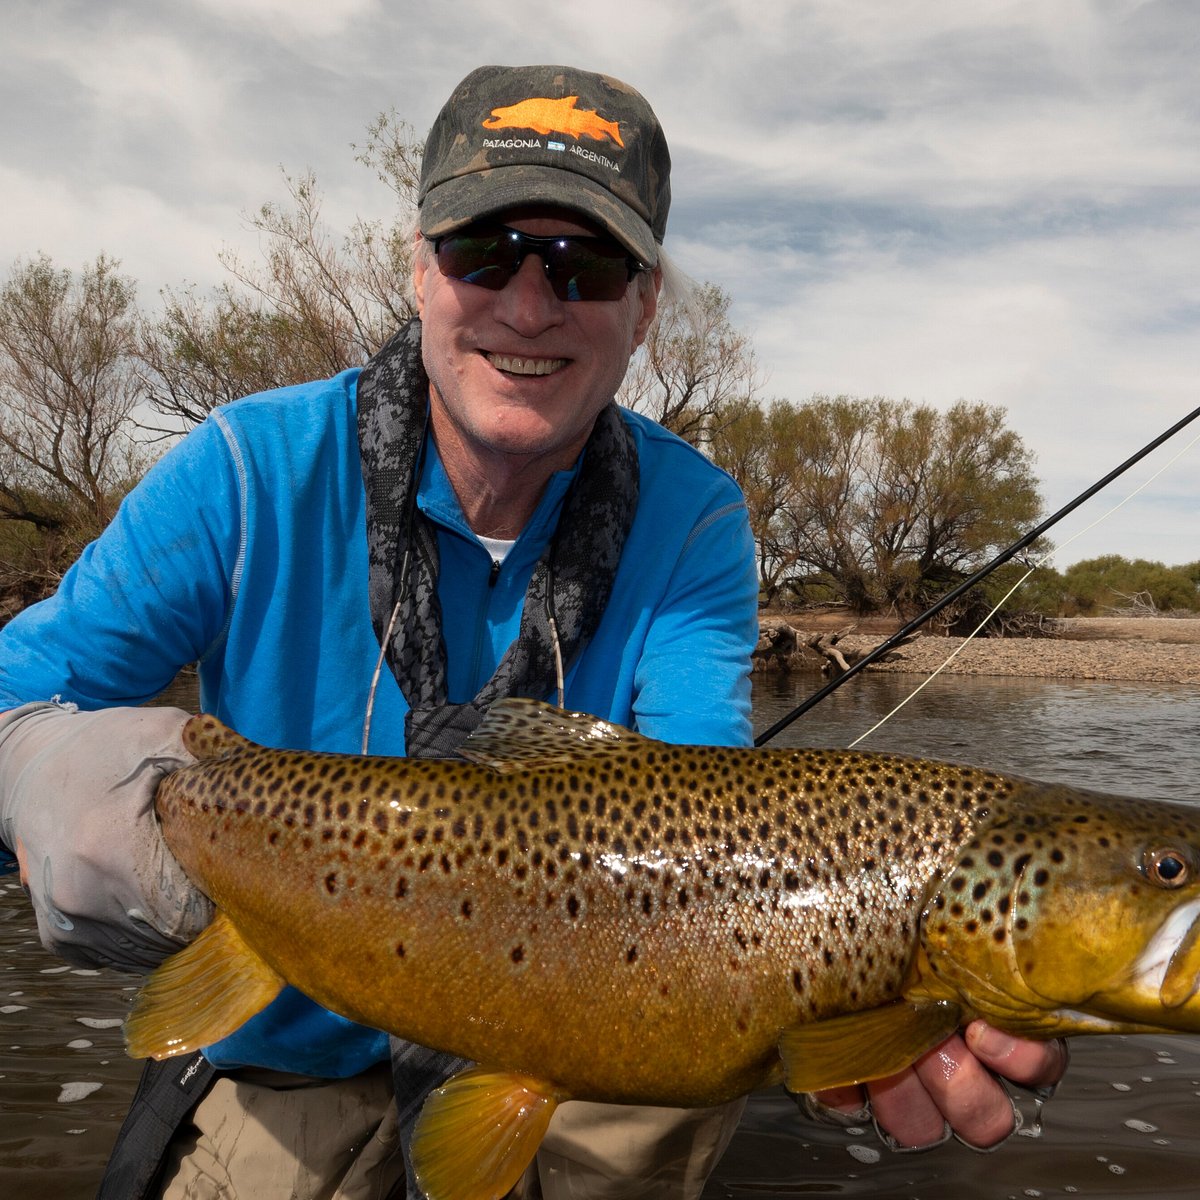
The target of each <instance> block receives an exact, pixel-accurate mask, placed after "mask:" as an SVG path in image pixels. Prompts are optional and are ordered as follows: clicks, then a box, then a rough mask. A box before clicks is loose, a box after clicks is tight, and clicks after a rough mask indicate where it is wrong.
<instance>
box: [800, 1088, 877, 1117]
mask: <svg viewBox="0 0 1200 1200" xmlns="http://www.w3.org/2000/svg"><path fill="white" fill-rule="evenodd" d="M813 1100H814V1101H815V1103H816V1104H817V1106H818V1107H819V1108H824V1109H829V1110H830V1111H832V1112H836V1113H841V1114H842V1115H843V1116H847V1117H863V1118H864V1119H867V1120H869V1119H870V1118H869V1117H867V1116H866V1107H867V1097H866V1093H865V1092H864V1091H863V1089H862V1088H860V1087H858V1086H851V1087H836V1088H826V1089H825V1091H823V1092H815V1093H814V1094H813Z"/></svg>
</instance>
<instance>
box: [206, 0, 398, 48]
mask: <svg viewBox="0 0 1200 1200" xmlns="http://www.w3.org/2000/svg"><path fill="white" fill-rule="evenodd" d="M193 3H194V4H195V6H196V8H197V9H199V10H201V11H202V12H205V13H208V14H209V15H211V16H213V17H216V18H218V19H219V20H221V21H227V22H229V23H230V24H232V25H234V26H238V27H242V28H250V29H254V30H257V31H260V32H263V33H266V34H268V35H269V36H270V37H272V38H277V39H278V40H279V41H282V42H284V43H294V42H302V41H306V40H310V41H316V40H323V39H328V38H338V37H342V36H344V35H346V34H349V33H354V32H357V33H359V34H360V35H363V36H369V32H370V31H369V29H367V28H365V25H366V23H367V22H368V21H369V20H371V19H378V18H379V17H380V16H381V15H382V13H383V6H382V5H381V4H380V2H379V0H193Z"/></svg>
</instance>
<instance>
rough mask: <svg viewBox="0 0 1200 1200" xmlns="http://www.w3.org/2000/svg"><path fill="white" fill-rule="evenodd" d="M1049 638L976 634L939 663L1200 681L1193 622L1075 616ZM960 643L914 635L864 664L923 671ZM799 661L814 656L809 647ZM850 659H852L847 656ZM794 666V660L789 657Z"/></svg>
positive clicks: (862, 646) (878, 637) (800, 629)
mask: <svg viewBox="0 0 1200 1200" xmlns="http://www.w3.org/2000/svg"><path fill="white" fill-rule="evenodd" d="M788 624H791V625H793V627H794V628H795V631H796V635H797V638H798V640H799V642H801V643H803V642H804V641H805V639H806V638H808V637H810V636H813V635H814V634H815V633H818V632H824V633H826V634H828V633H829V632H830V624H829V623H827V622H822V623H821V626H823V627H818V626H814V627H813V628H808V629H806V628H805V627H804V621H803V617H802V616H800V617H798V618H797V619H796V620H795V621H794V622H792V621H789V622H788ZM1058 628H1059V633H1060V636H1058V637H1051V638H977V639H975V640H974V641H972V642H969V643H968V644H967V645H966V646H965V647H962V649H961V650H959V652H958V654H957V655H956V656H955V658H954V659H953V661H952V662H951V663H950V665H949V666H947V667H946V668H945V670H946V671H948V672H953V673H956V674H961V675H1022V676H1031V677H1032V676H1041V677H1044V678H1050V679H1127V680H1134V681H1139V682H1144V683H1195V684H1200V620H1190V619H1172V618H1127V619H1126V618H1095V619H1091V618H1078V619H1073V620H1069V621H1061V622H1059V623H1058ZM887 633H888V631H887V630H881V631H874V630H873V631H872V632H870V633H849V634H846V635H845V636H843V637H842V638H841V639H840V640H839V641H838V643H837V646H838V649H839V650H841V651H842V652H843V653H846V654H847V657H850V654H849V652H857V653H858V654H859V655H862V654H864V653H866V652H867V651H869V650H871V649H872V648H873V647H875V646H876V645H878V644H879V643H880V642H881V641H883V640H884V639H885V638H886V637H887ZM960 645H961V641H960V639H957V638H945V637H927V636H923V635H922V636H919V637H918V638H917V639H916V641H913V642H910V643H909V644H908V645H906V646H902V647H900V648H899V649H898V650H897V651H895V652H894V653H895V655H896V656H897V657H896V660H895V661H893V662H889V663H878V664H875V665H874V666H873V667H870V668H869V669H870V670H877V671H892V672H911V673H915V674H920V675H927V674H929V673H930V672H931V671H934V670H936V669H937V668H938V667H939V666H941V664H942V663H943V662H945V661H946V659H947V658H948V657H949V656H950V655H951V654H953V653H954V651H955V650H956V649H958V648H959V646H960ZM803 653H804V656H805V657H804V658H803V659H801V660H799V661H801V662H806V663H807V664H808V665H809V666H811V665H812V664H813V663H815V662H818V661H820V660H819V659H818V658H817V657H816V656H815V655H814V654H813V652H812V651H807V650H806V651H804V652H803ZM852 661H853V660H852ZM792 663H793V665H798V660H797V659H795V658H793V659H792Z"/></svg>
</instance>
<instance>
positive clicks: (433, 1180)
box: [412, 1067, 567, 1200]
mask: <svg viewBox="0 0 1200 1200" xmlns="http://www.w3.org/2000/svg"><path fill="white" fill-rule="evenodd" d="M565 1099H567V1095H566V1093H565V1092H561V1091H559V1090H558V1089H556V1088H553V1087H551V1086H550V1085H549V1084H546V1083H543V1082H542V1081H540V1080H537V1079H533V1078H531V1077H530V1076H528V1075H517V1074H514V1073H512V1072H507V1071H489V1070H487V1069H486V1068H484V1067H471V1068H470V1069H469V1070H466V1071H463V1072H462V1073H461V1074H458V1075H455V1076H454V1078H453V1079H451V1080H450V1081H449V1082H448V1083H446V1084H444V1085H443V1086H442V1087H440V1088H438V1089H437V1090H436V1091H434V1092H432V1093H431V1094H430V1096H429V1099H428V1100H426V1101H425V1107H424V1108H423V1109H422V1110H421V1115H420V1117H418V1118H417V1126H416V1131H415V1133H414V1135H413V1144H412V1156H413V1170H414V1171H415V1173H416V1176H417V1182H418V1183H420V1185H421V1188H422V1189H423V1191H425V1192H426V1193H427V1194H428V1195H429V1197H430V1200H499V1197H501V1196H505V1195H507V1194H508V1192H509V1191H510V1190H511V1189H512V1188H513V1187H514V1186H515V1185H516V1183H517V1180H519V1179H520V1178H521V1176H522V1175H523V1174H524V1173H525V1168H526V1167H528V1166H529V1164H530V1163H531V1162H532V1161H533V1156H534V1154H536V1153H537V1148H538V1146H539V1145H540V1144H541V1141H542V1138H543V1137H544V1136H545V1133H546V1126H547V1125H549V1124H550V1118H551V1117H552V1116H553V1115H554V1110H555V1108H557V1107H558V1105H559V1104H560V1103H561V1102H562V1101H563V1100H565Z"/></svg>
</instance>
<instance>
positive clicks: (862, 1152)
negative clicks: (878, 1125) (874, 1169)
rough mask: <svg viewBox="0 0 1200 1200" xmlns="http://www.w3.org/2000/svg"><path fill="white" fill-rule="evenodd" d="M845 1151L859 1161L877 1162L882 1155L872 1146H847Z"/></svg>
mask: <svg viewBox="0 0 1200 1200" xmlns="http://www.w3.org/2000/svg"><path fill="white" fill-rule="evenodd" d="M846 1153H847V1154H849V1155H850V1157H851V1158H853V1159H856V1160H857V1161H858V1162H860V1163H877V1162H878V1161H879V1160H880V1159H881V1158H882V1157H883V1155H881V1154H880V1152H879V1151H878V1150H876V1149H875V1147H874V1146H858V1145H854V1146H847V1147H846Z"/></svg>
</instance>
